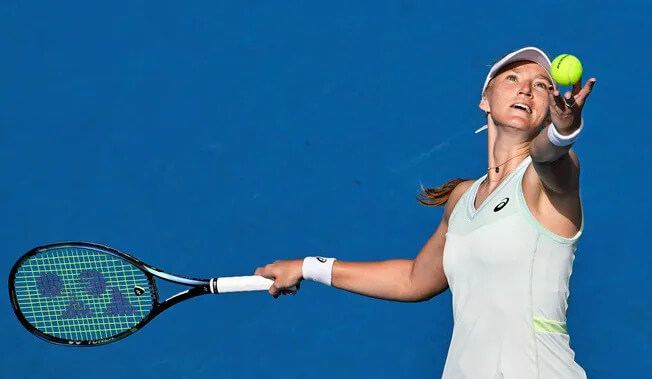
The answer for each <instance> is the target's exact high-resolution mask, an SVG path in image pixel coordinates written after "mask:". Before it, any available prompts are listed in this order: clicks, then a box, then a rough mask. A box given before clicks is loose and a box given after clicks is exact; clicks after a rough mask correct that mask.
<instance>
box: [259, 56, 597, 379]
mask: <svg viewBox="0 0 652 379" xmlns="http://www.w3.org/2000/svg"><path fill="white" fill-rule="evenodd" d="M595 82H596V79H595V78H591V79H590V80H588V81H587V82H586V84H585V85H584V86H583V87H582V85H581V81H580V82H579V83H577V84H576V85H575V86H573V88H572V91H570V92H566V93H565V94H564V95H563V96H562V95H561V94H560V92H559V91H558V90H557V89H556V87H555V83H554V81H553V80H552V79H551V75H550V60H549V58H548V57H547V56H546V55H545V54H544V53H543V52H542V51H541V50H539V49H537V48H533V47H527V48H523V49H520V50H517V51H514V52H512V53H510V54H508V55H506V56H505V57H503V58H502V59H500V60H499V61H498V62H497V63H496V64H494V65H493V67H491V69H490V71H489V74H488V75H487V78H486V81H485V83H484V86H483V88H482V97H481V101H480V109H482V110H483V111H484V112H485V113H486V115H487V126H486V129H488V153H489V162H488V165H487V167H488V169H487V173H486V174H485V175H483V176H482V177H481V178H479V179H477V180H462V179H456V180H451V181H449V182H447V183H446V184H444V185H443V186H441V187H438V188H431V189H423V188H422V190H421V193H420V196H419V200H420V201H421V202H422V203H423V204H425V205H445V210H444V213H443V216H442V220H441V223H440V224H439V226H438V228H437V229H436V231H435V233H434V234H433V235H432V237H431V238H430V239H429V240H428V241H427V242H426V244H425V246H424V247H423V248H422V250H421V251H420V252H419V254H418V255H417V256H416V258H415V259H413V260H408V259H397V260H389V261H382V262H344V261H341V260H336V259H334V258H322V257H306V258H305V259H303V260H286V261H276V262H274V263H273V264H269V265H267V266H265V267H260V268H258V269H257V270H256V271H255V273H256V274H257V275H262V276H265V277H268V278H271V279H273V280H274V284H273V285H272V287H271V288H270V290H269V292H270V294H271V295H273V296H274V297H278V296H279V295H281V294H295V293H296V291H297V290H298V289H299V284H300V281H301V280H303V279H306V280H314V281H317V282H321V283H324V284H326V285H329V286H333V287H336V288H340V289H343V290H346V291H350V292H354V293H358V294H362V295H366V296H372V297H375V298H379V299H387V300H395V301H405V302H416V301H424V300H428V299H430V298H432V297H434V296H436V295H437V294H440V293H441V292H443V291H445V290H446V289H447V288H450V289H451V292H452V297H453V317H454V328H453V335H452V339H451V343H450V347H449V350H448V357H447V359H446V364H445V367H444V372H443V378H447V379H459V378H473V379H476V378H506V379H511V378H513V379H523V378H542V379H543V378H545V379H552V378H564V379H575V378H586V374H585V372H584V370H583V369H582V368H581V367H580V366H579V365H578V364H577V363H576V362H575V360H574V356H575V353H574V352H573V350H572V349H571V348H570V344H569V336H568V334H567V331H566V311H567V307H568V303H567V300H568V295H569V279H570V275H571V271H572V264H573V260H574V254H575V249H576V246H577V243H578V240H579V238H580V235H581V234H582V228H583V216H582V206H581V201H580V193H579V174H580V168H579V161H578V158H577V155H576V154H575V152H573V151H572V150H571V146H572V145H573V143H574V142H575V141H576V140H577V138H578V136H579V134H580V132H581V130H582V126H583V121H582V116H581V113H582V108H583V107H584V104H585V102H586V99H587V97H588V96H589V94H590V93H591V90H592V88H593V85H594V84H595Z"/></svg>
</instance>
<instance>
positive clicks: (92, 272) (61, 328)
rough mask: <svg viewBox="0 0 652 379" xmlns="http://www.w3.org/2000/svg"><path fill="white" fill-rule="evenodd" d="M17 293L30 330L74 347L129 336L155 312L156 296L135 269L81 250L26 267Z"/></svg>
mask: <svg viewBox="0 0 652 379" xmlns="http://www.w3.org/2000/svg"><path fill="white" fill-rule="evenodd" d="M135 288H139V291H135V290H134V289H135ZM142 289H144V292H143V291H142ZM14 290H15V294H16V299H17V302H18V305H19V308H20V312H21V313H22V314H23V316H24V317H25V319H26V320H27V321H28V322H29V323H30V324H31V325H32V326H34V327H35V328H36V329H38V330H39V331H41V332H42V333H45V334H47V335H50V336H53V337H57V338H61V339H66V340H75V341H94V340H95V341H97V340H102V339H106V338H110V337H113V336H116V335H118V334H121V333H123V332H125V331H128V330H130V329H131V328H133V327H134V326H135V325H136V324H138V323H139V322H140V321H141V320H143V318H145V317H146V316H147V314H148V313H149V312H150V311H151V309H152V306H153V299H154V296H155V295H154V294H153V293H152V290H151V287H150V282H149V280H148V278H147V276H146V275H145V274H144V273H143V272H142V271H141V270H140V269H138V268H137V267H135V266H133V265H131V264H130V263H128V262H126V261H123V260H121V259H119V258H117V257H115V256H112V255H110V254H106V253H102V252H100V251H96V250H92V249H86V248H78V247H58V248H54V249H51V250H46V251H43V252H40V253H38V254H36V255H33V256H31V257H29V258H28V259H26V260H25V261H23V262H22V265H21V266H20V268H19V269H18V271H17V273H16V277H15V280H14Z"/></svg>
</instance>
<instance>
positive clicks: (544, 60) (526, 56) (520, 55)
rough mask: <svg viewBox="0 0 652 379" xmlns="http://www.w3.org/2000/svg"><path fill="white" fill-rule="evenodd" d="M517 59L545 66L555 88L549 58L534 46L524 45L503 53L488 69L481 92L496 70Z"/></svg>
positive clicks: (496, 72)
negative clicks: (518, 48)
mask: <svg viewBox="0 0 652 379" xmlns="http://www.w3.org/2000/svg"><path fill="white" fill-rule="evenodd" d="M517 61H530V62H534V63H537V64H538V65H539V66H541V67H543V68H545V69H546V71H547V72H548V76H549V77H550V81H551V82H552V85H553V86H554V87H555V88H557V87H556V86H555V81H554V80H552V76H551V75H550V59H549V58H548V56H547V55H546V53H544V52H543V51H541V50H539V49H537V48H536V47H524V48H522V49H520V50H516V51H514V52H512V53H509V54H507V55H505V56H504V57H503V58H502V59H501V60H499V61H498V62H496V64H494V65H493V66H491V70H489V74H487V79H485V81H484V86H482V93H483V94H484V90H485V89H487V85H488V84H489V81H490V80H491V79H493V78H494V76H496V74H498V72H500V70H501V69H502V68H503V67H504V66H506V65H508V64H510V63H512V62H517Z"/></svg>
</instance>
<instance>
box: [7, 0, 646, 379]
mask: <svg viewBox="0 0 652 379" xmlns="http://www.w3.org/2000/svg"><path fill="white" fill-rule="evenodd" d="M590 3H595V4H591V5H589V4H590ZM597 3H598V2H588V1H587V2H582V1H565V2H561V3H555V4H554V8H553V7H552V5H553V4H552V3H550V2H545V3H543V2H542V3H540V4H539V3H538V2H525V1H523V2H482V3H473V2H460V3H459V4H456V5H452V4H451V5H433V4H427V2H416V1H406V0H405V1H393V2H387V1H366V2H355V4H352V3H351V2H347V1H329V2H319V3H318V2H308V1H287V2H273V1H267V2H264V1H235V2H215V1H193V2H188V4H181V3H179V2H170V3H166V2H161V1H156V2H149V3H144V2H109V3H98V2H71V1H59V2H33V1H9V0H5V1H3V2H2V3H0V46H2V51H3V58H2V60H0V75H1V77H0V79H1V80H0V83H1V88H2V90H1V91H0V104H1V105H0V109H1V110H0V171H1V172H2V175H3V179H2V183H1V185H0V215H2V217H1V219H2V221H0V223H1V224H0V233H1V236H2V253H1V254H0V268H1V270H0V272H4V273H7V274H8V272H9V269H10V267H11V265H12V264H13V262H14V261H15V259H16V258H18V257H19V256H20V255H21V254H22V253H24V252H25V251H27V250H29V249H30V248H32V247H34V246H37V245H40V244H44V243H49V242H55V241H61V240H88V241H94V242H99V243H103V244H107V245H110V246H114V247H116V248H118V249H121V250H124V251H126V252H129V253H131V254H133V255H135V256H137V257H139V258H141V259H142V260H144V261H145V262H149V263H152V264H154V265H156V266H158V267H161V268H163V269H166V270H168V271H170V272H173V273H178V274H185V275H190V276H195V277H210V276H214V275H241V274H250V273H252V272H253V270H254V269H255V268H256V267H258V266H262V265H264V264H266V263H269V262H271V261H273V260H276V259H284V258H298V257H303V256H305V255H311V254H323V255H327V256H337V257H339V258H340V259H343V260H382V259H388V258H396V257H405V258H411V257H414V256H415V255H416V253H417V252H418V251H419V249H420V248H421V246H422V244H423V243H424V242H425V241H426V240H427V238H428V237H429V236H430V234H431V233H432V232H433V231H434V229H435V227H436V226H437V224H438V222H439V219H440V217H441V212H442V211H441V209H439V208H426V207H422V206H421V205H419V204H418V203H417V202H416V201H415V200H414V195H415V194H416V191H417V189H418V186H419V184H420V183H423V184H424V185H426V186H436V185H439V184H441V183H442V182H444V181H446V180H448V179H450V178H453V177H467V178H477V177H479V176H481V175H482V174H483V172H484V171H485V170H486V162H487V157H486V137H485V135H484V134H482V135H474V134H473V131H474V130H475V129H476V128H478V127H479V126H481V125H483V124H484V122H485V120H484V119H483V114H482V112H481V111H480V110H479V109H478V108H477V104H478V102H479V100H480V90H481V87H482V83H483V81H484V77H485V75H486V73H487V71H488V67H489V66H490V65H491V64H492V63H493V62H494V61H495V60H496V59H497V58H499V57H500V56H502V55H504V54H506V53H507V52H509V51H512V50H514V49H516V48H520V47H523V46H528V45H534V46H539V47H540V48H542V49H544V50H545V51H546V52H548V54H549V55H550V56H551V57H554V56H556V55H557V54H561V53H567V52H570V53H572V54H575V55H577V56H578V57H580V59H581V60H582V61H583V63H584V67H585V78H587V77H589V76H596V77H597V78H598V82H597V84H596V86H595V89H594V92H593V94H592V95H591V97H590V99H589V101H588V104H587V106H586V108H585V112H584V113H585V119H586V130H585V132H584V133H583V136H582V139H581V140H580V141H579V142H578V144H577V145H576V151H577V152H578V154H579V156H580V159H581V162H582V179H581V180H582V182H581V183H582V195H583V201H584V206H585V216H586V229H585V235H584V237H583V240H582V242H581V244H580V247H579V250H578V252H577V259H576V261H575V266H574V271H573V276H572V280H571V288H572V294H571V299H570V308H569V319H568V323H569V330H570V334H571V345H572V347H573V348H574V349H575V351H576V353H577V355H576V359H577V361H578V362H579V363H580V364H581V365H582V366H583V367H584V368H585V369H586V371H587V373H588V374H589V377H590V378H616V377H618V378H639V377H644V376H645V375H644V373H645V372H647V373H649V372H650V371H651V370H652V363H651V360H650V356H652V349H651V346H652V331H651V329H650V325H652V323H650V319H651V316H652V314H651V309H652V304H651V301H650V295H649V289H650V285H649V282H648V281H647V280H649V277H650V249H649V247H648V245H647V244H646V243H643V240H642V237H643V236H644V234H647V233H648V230H647V228H645V224H646V222H647V219H648V217H649V213H650V211H651V209H650V208H651V207H650V205H649V204H650V203H649V199H648V196H647V195H648V193H649V191H647V188H649V185H650V181H649V179H648V173H649V166H650V160H649V158H648V155H647V154H644V152H645V151H646V149H649V139H650V137H652V134H651V132H650V128H649V125H648V123H649V102H650V96H649V94H650V85H651V84H652V81H651V80H650V69H649V65H650V60H651V59H652V49H651V48H650V36H651V35H652V31H651V28H650V26H649V25H650V24H649V15H650V12H652V5H651V3H650V2H649V1H618V2H609V3H604V4H608V5H604V4H603V3H602V2H600V3H601V4H602V5H598V4H597ZM4 285H6V284H3V286H4ZM164 290H165V291H166V294H171V293H173V292H174V289H170V288H167V287H165V288H164ZM4 291H5V293H6V288H5V289H4ZM5 296H6V295H5ZM450 303H451V298H450V292H446V293H444V294H442V295H440V296H438V297H436V298H435V299H433V300H431V301H429V302H425V303H419V304H401V303H392V302H386V301H380V300H374V299H369V298H364V297H361V296H356V295H353V294H349V293H346V292H342V291H335V290H332V289H329V288H326V287H323V286H320V285H317V284H314V283H305V284H304V287H303V288H302V291H301V293H300V295H299V296H296V297H282V298H280V299H278V300H274V299H272V298H271V297H269V296H267V295H265V294H264V293H250V294H237V295H225V296H223V297H220V298H216V297H209V296H206V297H202V298H198V299H194V300H192V301H188V302H186V303H184V304H182V305H179V306H176V307H174V309H172V310H169V311H167V312H166V313H165V314H164V315H162V316H160V317H158V318H157V319H155V320H154V321H153V322H152V323H151V324H149V325H148V326H147V327H146V328H145V329H144V330H142V331H140V332H138V333H137V334H135V335H134V336H132V337H129V338H127V339H125V340H123V341H120V342H118V343H116V344H112V345H108V346H104V347H101V348H94V349H71V348H62V347H58V346H54V345H51V344H47V343H44V342H42V341H40V340H38V339H36V338H35V337H33V336H31V335H30V334H29V333H27V332H26V331H25V330H24V329H23V327H22V326H21V325H20V324H19V323H18V322H17V321H16V320H15V317H14V315H13V312H12V309H11V306H10V302H9V301H8V299H7V300H5V301H4V303H3V306H2V307H1V308H0V321H2V325H3V328H2V342H1V345H0V359H1V363H2V364H0V377H2V378H34V377H55V378H70V377H77V376H79V375H92V376H93V377H94V378H116V377H138V376H142V377H159V378H168V377H169V378H190V377H198V376H211V377H218V378H241V377H261V376H264V377H270V378H281V377H283V378H306V377H307V378H313V377H314V378H321V377H341V378H363V377H410V378H412V377H414V378H433V377H439V375H440V374H441V371H442V369H443V365H444V361H445V356H446V352H447V347H448V343H449V340H450V336H451V331H452V314H451V305H450Z"/></svg>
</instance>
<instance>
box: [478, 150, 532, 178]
mask: <svg viewBox="0 0 652 379" xmlns="http://www.w3.org/2000/svg"><path fill="white" fill-rule="evenodd" d="M528 153H529V151H526V152H524V153H520V154H517V155H514V156H513V157H511V158H509V159H508V160H506V161H505V162H503V163H501V164H499V165H498V166H494V167H488V168H487V171H489V170H491V169H492V168H494V169H496V174H497V173H498V171H499V169H498V168H499V167H500V166H502V165H504V164H505V163H507V162H509V161H511V160H512V159H514V158H516V157H518V156H520V155H523V154H528Z"/></svg>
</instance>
